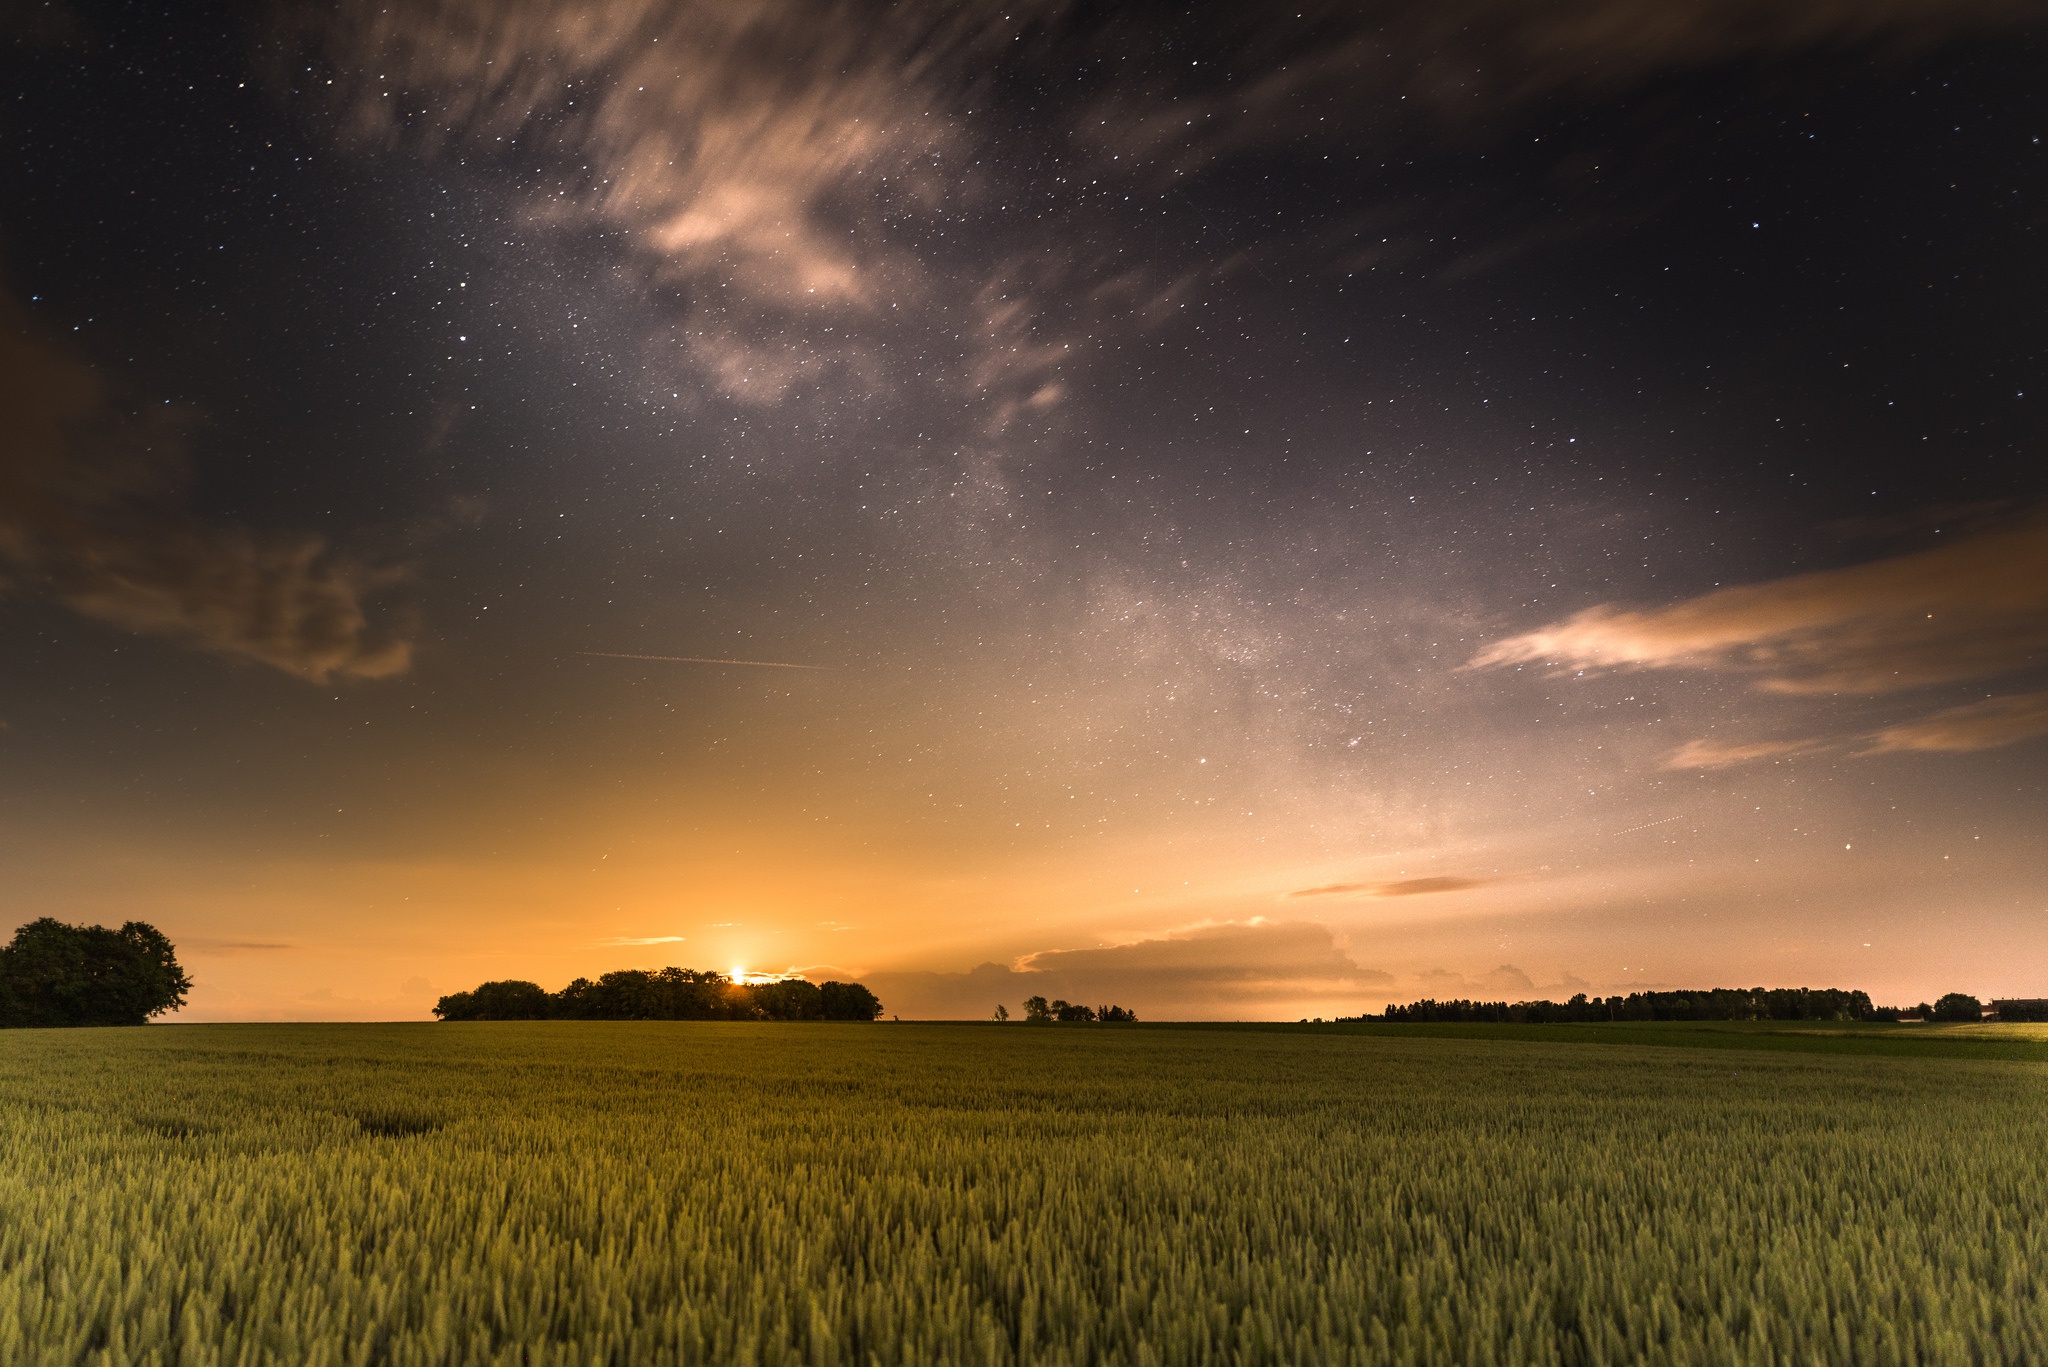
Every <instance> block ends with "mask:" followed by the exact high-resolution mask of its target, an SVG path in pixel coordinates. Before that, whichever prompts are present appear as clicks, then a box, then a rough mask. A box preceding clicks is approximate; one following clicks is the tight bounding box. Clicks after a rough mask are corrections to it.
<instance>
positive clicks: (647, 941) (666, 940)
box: [598, 935, 689, 945]
mask: <svg viewBox="0 0 2048 1367" xmlns="http://www.w3.org/2000/svg"><path fill="white" fill-rule="evenodd" d="M687 938H689V937H688V936H684V935H613V936H609V937H607V938H606V939H602V940H599V941H598V943H599V944H601V945H679V944H681V943H683V941H684V940H686V939H687Z"/></svg>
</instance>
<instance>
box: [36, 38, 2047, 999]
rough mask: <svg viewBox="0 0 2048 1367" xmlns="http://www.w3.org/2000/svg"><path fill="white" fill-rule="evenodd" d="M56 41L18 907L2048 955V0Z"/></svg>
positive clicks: (1828, 953)
mask: <svg viewBox="0 0 2048 1367" xmlns="http://www.w3.org/2000/svg"><path fill="white" fill-rule="evenodd" d="M6 14H7V18H6V20H5V23H6V26H7V33H6V47H5V52H4V61H5V64H6V76H5V80H4V82H0V90H4V91H5V92H6V95H5V99H4V105H0V149H4V155H0V178H4V179H0V417H4V422H0V642H4V649H0V866H4V868H5V870H6V876H5V878H4V880H0V911H4V912H5V913H6V915H7V916H9V917H11V918H12V920H11V921H10V922H9V927H10V928H11V926H12V925H14V924H19V923H20V922H22V921H26V920H28V919H30V918H31V917H34V916H39V915H54V916H58V917H60V918H63V919H66V920H71V921H105V922H111V923H118V922H119V921H121V920H124V919H129V918H140V919H146V920H149V921H151V922H153V923H155V924H156V925H158V926H160V927H161V928H162V929H163V930H164V931H165V932H166V933H167V934H169V935H170V936H171V937H172V938H173V939H174V940H175V941H176V942H177V944H178V945H179V949H180V955H181V958H182V959H183V961H184V962H185V964H186V966H187V967H188V969H190V971H191V972H192V974H193V976H194V978H195V979H196V981H197V986H196V988H195V989H194V992H193V994H192V999H191V1005H190V1006H189V1007H188V1008H187V1010H186V1012H185V1013H184V1015H183V1017H182V1018H184V1019H337V1018H421V1017H424V1016H425V1015H426V1013H427V1010H428V1008H429V1007H430V1006H431V1004H432V1002H433V1000H434V999H435V998H436V997H437V996H438V995H440V994H441V993H445V992H450V991H454V990H457V989H459V988H464V987H468V986H471V985H473V984H474V983H476V982H478V981H480V980H483V979H487V978H504V977H519V978H531V979H534V980H536V981H539V982H541V983H542V984H544V985H545V986H548V987H551V988H552V987H556V986H559V985H560V984H561V983H562V982H564V981H566V980H567V979H569V978H570V977H572V976H576V975H578V974H591V975H594V974H596V973H598V972H601V971H603V970H605V969H609V968H618V967H654V966H659V965H662V964H682V965H686V966H692V967H704V968H719V969H726V970H732V969H745V970H746V971H748V972H752V973H777V972H804V973H807V974H809V975H810V976H812V977H814V978H819V977H830V976H838V977H847V976H853V977H858V978H860V979H861V980H862V981H865V982H867V983H869V984H870V985H872V986H873V987H874V988H875V989H876V991H877V992H878V993H879V995H880V996H881V997H882V998H883V1000H884V1001H885V1003H886V1004H887V1006H888V1009H889V1011H890V1012H891V1013H892V1014H900V1015H902V1016H903V1017H904V1018H906V1019H908V1018H912V1017H930V1016H949V1017H983V1016H986V1015H988V1014H989V1012H990V1011H991V1010H992V1009H993V1008H994V1006H995V1005H996V1003H998V1002H1002V1003H1005V1004H1007V1005H1008V1006H1009V1007H1010V1009H1011V1010H1012V1011H1015V1010H1016V1009H1017V1007H1018V1004H1019V1003H1020V1002H1021V1000H1022V998H1023V997H1024V996H1026V995H1028V994H1031V993H1042V994H1044V995H1048V996H1065V997H1069V998H1073V999H1078V1000H1085V1001H1088V1002H1090V1003H1093V1002H1096V1001H1118V1002H1121V1003H1124V1004H1126V1005H1129V1006H1133V1007H1135V1008H1136V1009H1137V1010H1138V1011H1139V1013H1140V1014H1141V1015H1143V1016H1146V1017H1148V1018H1171V1017H1194V1018H1223V1019H1236V1018H1243V1019H1252V1018H1271V1017H1280V1018H1288V1019H1292V1018H1295V1017H1298V1016H1313V1015H1323V1016H1329V1015H1336V1014H1353V1013H1356V1012H1358V1011H1361V1010H1378V1009H1379V1008H1380V1007H1381V1006H1382V1005H1384V1004H1385V1003H1386V1002H1389V1001H1403V1000H1408V999H1411V998H1414V997H1419V996H1437V997H1444V996H1483V997H1487V998H1490V999H1491V998H1503V997H1505V998H1510V999H1513V998H1524V997H1530V996H1539V995H1549V996H1554V997H1555V996H1563V995H1568V994H1570V993H1571V992H1575V991H1588V992H1594V993H1604V992H1616V991H1629V990H1635V989H1638V988H1646V987H1666V988H1668V987H1687V986H1694V987H1698V986H1724V985H1742V986H1750V985H1771V986H1778V985H1786V986H1795V985H1810V986H1841V987H1853V988H1863V989H1865V990H1868V991H1869V992H1871V993H1872V995H1873V996H1874V997H1876V998H1877V999H1878V1000H1879V1001H1880V1002H1886V1001H1895V1002H1899V1003H1902V1004H1911V1003H1913V1002H1917V1001H1920V1000H1924V999H1928V998H1930V997H1931V996H1933V995H1936V994H1939V993H1941V992H1946V991H1951V990H1961V991H1969V992H1974V993H1977V994H1978V995H1980V996H1984V997H1991V996H1996V995H2014V994H2018V995H2044V994H2048V791H2044V780H2048V442H2044V437H2048V421H2044V414H2048V375H2044V374H2043V366H2044V361H2048V342H2044V319H2048V267H2044V262H2048V251H2044V247H2048V146H2044V145H2043V142H2042V139H2043V138H2044V137H2048V82H2044V81H2041V80H2040V79H2039V75H2040V72H2041V71H2042V70H2043V69H2044V65H2048V9H2044V8H2043V6H2042V5H2041V4H2039V3H2038V0H1853V3H1852V2H1851V0H1803V2H1801V3H1786V4H1772V5H1760V4H1755V3H1750V2H1749V0H1547V2H1546V3H1540V4H1538V3H1528V2H1527V0H1433V2H1432V3H1427V4H1424V3H1406V2H1404V0H1384V2H1378V0H1369V2H1368V3H1357V2H1356V0H1351V2H1349V3H1325V2H1323V0H1304V3H1301V4H1298V5H1295V6H1288V7H1274V6H1251V5H1242V4H1206V3H1198V4H1195V5H1192V6H1190V5H1180V4H1177V5H1164V4H1149V3H1142V2H1136V3H1119V4H1113V5H1111V4H1092V3H1084V2H1083V0H1021V2H1020V3H1011V4H997V3H992V2H990V0H956V2H955V3H946V4H939V3H931V2H930V0H900V3H895V4H880V3H867V4H853V3H834V2H833V0H720V2H719V3H715V4H713V3H705V2H702V0H334V3H326V4H298V3H247V4H234V5H212V4H207V3H201V2H199V0H193V2H192V3H181V4H175V5H173V4H155V5H148V4H115V3H88V2H87V0H65V2H64V3H55V2H51V3H27V4H22V5H17V6H14V7H11V8H10V9H8V10H7V11H6Z"/></svg>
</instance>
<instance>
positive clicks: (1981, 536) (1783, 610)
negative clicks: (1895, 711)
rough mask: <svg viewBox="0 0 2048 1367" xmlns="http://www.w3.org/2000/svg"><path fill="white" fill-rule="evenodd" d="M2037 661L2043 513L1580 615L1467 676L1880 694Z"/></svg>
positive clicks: (2045, 549)
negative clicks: (1693, 682) (1572, 675)
mask: <svg viewBox="0 0 2048 1367" xmlns="http://www.w3.org/2000/svg"><path fill="white" fill-rule="evenodd" d="M2044 650H2048V515H2042V514H2039V513H2036V514H2034V515H2032V516H2029V517H2026V518H2024V519H2021V520H2018V521H2016V522H2012V523H2009V524H2008V525H2005V526H2003V527H2000V528H1997V529H1994V530H1989V531H1980V532H1977V533H1974V534H1972V535H1967V536H1963V537H1958V538H1957V539H1956V540H1955V541H1954V542H1952V543H1950V544H1947V545H1943V546H1938V547H1936V548H1934V549H1931V550H1923V551H1916V552H1914V553H1913V554H1910V555H1902V556H1895V557H1893V558H1891V559H1888V560H1877V561H1872V562H1870V563H1867V564H1862V565H1852V566H1850V567H1848V568H1846V569H1839V570H1825V571H1821V572H1819V573H1815V574H1801V575H1795V576H1793V577H1791V578H1788V579H1776V580H1772V581H1770V582H1768V583H1763V584H1749V585H1744V586H1741V587H1738V588H1728V589H1718V590H1716V591H1714V592H1713V593H1708V594H1703V595H1701V596H1700V597H1698V598H1692V599H1688V600H1686V601H1685V602H1682V603H1675V604H1672V605H1671V606H1670V607H1665V608H1651V609H1641V610H1632V609H1625V608H1619V607H1615V606H1612V605H1603V606H1600V607H1595V608H1588V609H1586V610H1585V611H1584V612H1580V613H1578V614H1576V615H1574V616H1572V617H1569V618H1566V619H1565V620H1563V621H1561V622H1554V623H1552V624H1550V625H1549V626H1545V627H1539V628H1537V629H1536V630H1534V631H1529V632H1524V633H1522V634H1520V635H1518V636H1510V637H1508V638H1507V639H1505V640H1502V641H1497V642H1495V643H1494V644H1492V645H1490V646H1488V647H1486V648H1485V649H1484V650H1482V651H1480V652H1479V653H1478V654H1477V655H1475V656H1473V657H1472V659H1471V661H1470V662H1469V663H1468V665H1467V666H1466V667H1467V668H1470V669H1489V668H1500V667H1503V666H1507V665H1529V664H1533V665H1539V666H1542V667H1543V668H1545V669H1547V670H1551V671H1555V672H1558V673H1567V672H1571V671H1576V670H1590V669H1630V668H1634V669H1711V670H1724V671H1728V672H1731V673H1739V674H1750V675H1754V676H1756V677H1757V680H1758V686H1759V687H1761V688H1764V689H1766V690H1768V691H1771V692H1776V693H1838V692H1848V693H1890V692H1896V691H1899V690H1902V689H1908V688H1917V687H1920V686H1922V685H1926V684H1936V683H1948V682H1953V681H1957V680H1962V679H1980V678H1989V677H1992V676H1994V675H1999V674H2006V673H2010V672H2012V671H2014V670H2018V669H2022V668H2025V667H2027V666H2029V665H2032V664H2036V663H2038V662H2039V661H2040V660H2041V659H2042V655H2043V651H2044Z"/></svg>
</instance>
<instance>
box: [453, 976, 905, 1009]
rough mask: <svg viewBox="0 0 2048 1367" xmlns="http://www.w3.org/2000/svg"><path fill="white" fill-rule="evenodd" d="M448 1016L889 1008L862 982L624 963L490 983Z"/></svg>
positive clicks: (458, 1001)
mask: <svg viewBox="0 0 2048 1367" xmlns="http://www.w3.org/2000/svg"><path fill="white" fill-rule="evenodd" d="M434 1014H435V1015H437V1016H439V1017H440V1018H441V1019H442V1020H444V1021H463V1020H541V1019H544V1018H548V1017H552V1018H554V1019H556V1020H648V1021H706V1020H743V1021H744V1020H859V1021H871V1020H873V1019H874V1018H875V1017H877V1016H879V1015H881V1014H882V1003H881V1002H880V1001H878V1000H876V998H875V994H874V993H872V992H870V991H869V990H868V989H867V988H866V987H864V986H862V985H861V984H860V983H837V982H832V983H823V984H818V983H811V982H807V981H805V980H804V979H802V978H783V979H780V980H778V981H775V982H764V983H736V982H734V981H733V980H732V979H730V978H728V977H726V976H725V975H724V974H723V973H710V972H699V971H697V970H696V969H691V968H661V969H654V970H651V971H650V970H648V969H644V968H622V969H618V970H615V971H613V972H611V973H606V974H604V975H603V976H602V977H600V978H598V979H597V981H595V982H592V981H591V980H590V979H588V978H577V979H575V980H574V981H572V982H571V983H569V985H568V986H566V987H564V988H563V989H562V990H561V991H559V992H553V993H550V992H546V991H543V990H542V989H541V987H540V986H539V985H538V984H537V983H529V982H518V981H509V982H492V983H484V984H482V985H481V986H479V987H475V988H472V989H470V990H469V991H467V992H451V993H449V994H448V995H447V996H445V997H443V998H441V1000H440V1001H438V1002H436V1003H435V1004H434Z"/></svg>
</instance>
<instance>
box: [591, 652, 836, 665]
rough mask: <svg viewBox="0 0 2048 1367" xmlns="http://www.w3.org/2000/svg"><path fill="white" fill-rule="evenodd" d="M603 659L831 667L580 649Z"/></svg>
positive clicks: (779, 661) (691, 663)
mask: <svg viewBox="0 0 2048 1367" xmlns="http://www.w3.org/2000/svg"><path fill="white" fill-rule="evenodd" d="M576 653H577V654H578V655H589V656H592V657H594V658H597V659H601V660H662V661H666V662H667V663H669V664H679V665H749V666H752V667H754V668H756V669H821V670H822V669H830V668H831V667H832V666H830V665H800V664H791V663H790V662H789V661H787V660H721V659H716V658H713V657H711V656H708V655H629V654H626V653H624V652H623V651H616V650H579V651H577V652H576Z"/></svg>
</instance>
